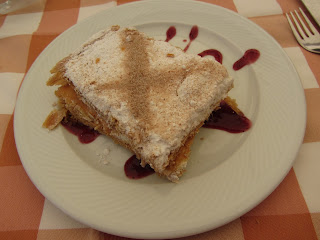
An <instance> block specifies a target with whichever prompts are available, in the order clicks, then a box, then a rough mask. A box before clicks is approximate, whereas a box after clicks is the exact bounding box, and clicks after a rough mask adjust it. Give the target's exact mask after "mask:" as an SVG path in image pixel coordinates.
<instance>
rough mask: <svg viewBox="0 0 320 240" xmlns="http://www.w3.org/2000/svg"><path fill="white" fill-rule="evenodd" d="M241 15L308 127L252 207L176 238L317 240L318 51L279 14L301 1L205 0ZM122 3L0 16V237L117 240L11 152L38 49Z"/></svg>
mask: <svg viewBox="0 0 320 240" xmlns="http://www.w3.org/2000/svg"><path fill="white" fill-rule="evenodd" d="M204 1H205V2H208V3H211V4H216V5H219V6H222V7H225V8H228V9H231V10H232V11H235V12H238V13H239V14H240V15H243V16H245V17H248V18H249V19H250V20H251V21H253V22H255V23H256V24H258V25H259V26H261V27H262V28H263V29H265V30H266V31H267V32H268V33H269V34H270V35H272V36H273V37H274V38H275V39H276V40H277V41H278V42H279V44H280V45H281V46H282V47H283V48H284V50H285V51H286V53H287V54H288V56H289V57H290V58H291V60H292V62H293V63H294V65H295V67H296V69H297V71H298V74H299V75H300V79H301V82H302V85H303V87H304V91H305V96H306V103H307V127H306V133H305V137H304V141H303V144H302V146H301V149H300V151H299V154H298V156H297V158H296V161H295V163H294V166H293V168H292V169H291V170H290V172H289V173H288V175H287V177H286V178H285V179H284V180H283V182H282V183H281V184H280V185H279V186H278V188H277V189H276V190H275V191H274V192H273V193H272V194H271V195H270V196H269V197H268V198H267V199H266V200H264V201H263V202H262V203H261V204H259V205H258V206H257V207H256V208H254V209H253V210H251V211H250V212H248V213H247V214H245V215H243V216H242V217H240V218H238V219H236V220H234V221H233V222H231V223H229V224H227V225H225V226H223V227H220V228H218V229H214V230H211V231H209V232H206V233H202V234H199V235H196V236H192V237H186V238H183V239H199V240H200V239H201V240H202V239H210V240H215V239H228V240H235V239H237V240H239V239H245V240H263V239H266V240H277V239H279V240H284V239H287V240H304V239H306V240H315V239H320V174H319V171H320V89H319V84H320V55H316V54H312V53H310V52H307V51H305V50H304V49H302V48H301V47H300V46H299V45H298V44H297V42H296V40H295V39H294V37H293V35H292V32H291V30H290V28H289V25H288V23H287V20H286V18H285V16H284V14H283V13H286V12H288V11H291V10H294V9H298V8H299V7H301V8H302V9H304V10H305V7H304V6H303V4H302V3H301V2H300V0H204ZM127 2H131V1H128V0H118V1H111V0H35V1H33V2H32V3H30V5H28V6H26V7H25V8H23V9H20V10H17V11H15V12H13V13H10V14H8V15H0V149H1V152H0V239H1V240H6V239H19V240H20V239H28V240H29V239H30V240H35V239H38V240H42V239H59V240H60V239H68V240H73V239H77V240H79V239H90V240H91V239H92V240H96V239H97V240H98V239H124V238H121V237H116V236H112V235H110V234H107V233H102V232H99V231H97V230H94V229H91V228H89V227H87V226H85V225H83V224H81V223H79V222H77V221H75V220H73V219H71V218H70V217H68V216H67V215H65V214H64V213H62V212H61V211H60V210H59V209H57V208H56V207H55V206H53V204H51V203H50V202H49V201H48V200H47V199H45V198H44V197H43V196H42V195H41V193H40V192H39V191H38V190H37V189H36V188H35V186H34V185H33V184H32V183H31V181H30V179H29V178H28V176H27V174H26V172H25V170H24V168H23V166H22V164H21V162H20V159H19V156H18V153H17V150H16V146H15V140H14V134H13V117H14V116H13V111H14V107H15V101H16V96H17V93H18V90H19V86H20V84H21V82H22V81H23V79H24V77H25V74H26V72H27V71H28V69H29V68H30V66H31V65H32V63H33V62H34V61H35V59H36V58H37V56H38V55H39V54H40V53H41V52H42V51H43V49H44V48H45V47H46V46H47V45H48V44H50V42H51V41H52V40H54V39H55V38H56V37H57V36H58V35H59V34H61V33H62V32H63V31H65V30H66V29H68V28H69V27H71V26H72V25H74V24H76V23H77V22H79V21H81V20H83V19H85V18H87V17H88V16H91V15H93V14H95V13H97V12H99V11H102V10H104V9H108V8H111V7H116V5H119V4H125V3H127Z"/></svg>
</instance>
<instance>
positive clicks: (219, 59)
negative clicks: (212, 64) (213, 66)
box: [198, 49, 223, 64]
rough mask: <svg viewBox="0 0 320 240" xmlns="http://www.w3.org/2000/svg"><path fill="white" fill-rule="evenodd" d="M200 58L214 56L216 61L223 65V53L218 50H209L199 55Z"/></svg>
mask: <svg viewBox="0 0 320 240" xmlns="http://www.w3.org/2000/svg"><path fill="white" fill-rule="evenodd" d="M198 55H199V56H200V57H205V56H212V57H214V58H215V60H216V61H217V62H219V63H221V64H222V58H223V57H222V53H221V52H219V51H218V50H216V49H208V50H204V51H203V52H201V53H199V54H198Z"/></svg>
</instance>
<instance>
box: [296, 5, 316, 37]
mask: <svg viewBox="0 0 320 240" xmlns="http://www.w3.org/2000/svg"><path fill="white" fill-rule="evenodd" d="M294 12H295V14H296V16H297V17H298V19H299V21H300V23H301V26H302V29H303V30H304V32H305V33H306V34H307V35H308V37H310V36H311V35H312V34H313V33H312V32H310V31H309V28H308V27H307V26H306V25H305V24H304V21H303V20H302V19H301V18H300V15H299V13H298V12H297V10H294ZM300 12H301V13H302V11H301V9H300Z"/></svg>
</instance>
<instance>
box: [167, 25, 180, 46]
mask: <svg viewBox="0 0 320 240" xmlns="http://www.w3.org/2000/svg"><path fill="white" fill-rule="evenodd" d="M176 34H177V29H176V28H175V27H174V26H171V27H169V28H168V30H167V39H166V40H165V42H169V41H170V40H171V39H172V38H174V36H176Z"/></svg>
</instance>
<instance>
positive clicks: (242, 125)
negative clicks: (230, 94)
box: [203, 101, 252, 133]
mask: <svg viewBox="0 0 320 240" xmlns="http://www.w3.org/2000/svg"><path fill="white" fill-rule="evenodd" d="M251 125H252V123H251V121H250V120H249V119H248V118H247V117H246V116H245V115H244V114H243V113H242V112H241V111H239V112H238V113H236V112H235V111H234V110H233V109H232V108H231V107H230V106H229V105H228V104H227V103H226V102H225V101H221V103H220V109H218V110H217V111H214V112H212V113H211V115H210V117H209V119H208V120H207V121H206V122H205V123H204V125H203V127H205V128H213V129H220V130H224V131H227V132H230V133H242V132H245V131H247V130H249V129H250V127H251Z"/></svg>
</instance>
